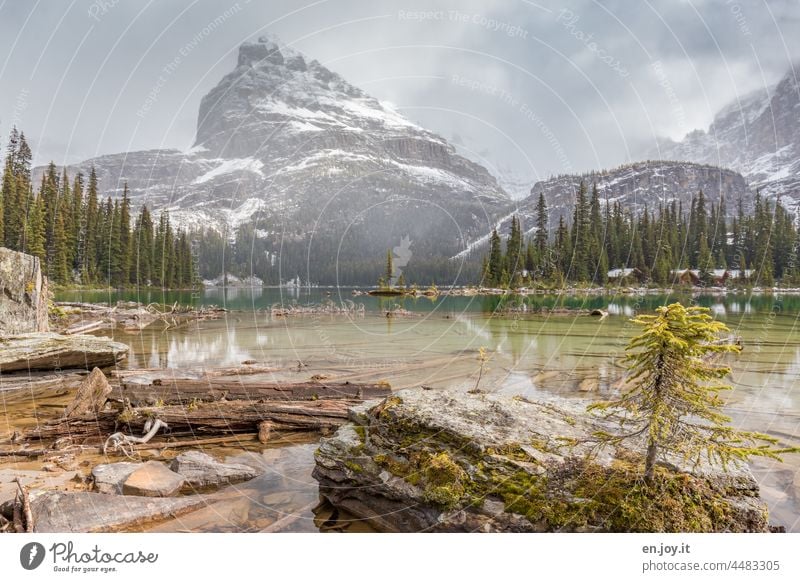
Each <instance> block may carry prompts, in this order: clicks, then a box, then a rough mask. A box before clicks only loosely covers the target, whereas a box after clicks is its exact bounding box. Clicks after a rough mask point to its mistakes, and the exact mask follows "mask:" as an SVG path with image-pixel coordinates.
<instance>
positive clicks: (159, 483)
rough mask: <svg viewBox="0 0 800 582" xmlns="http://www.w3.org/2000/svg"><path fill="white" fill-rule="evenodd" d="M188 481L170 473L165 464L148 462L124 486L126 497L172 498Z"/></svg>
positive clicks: (123, 490)
mask: <svg viewBox="0 0 800 582" xmlns="http://www.w3.org/2000/svg"><path fill="white" fill-rule="evenodd" d="M185 482H186V480H185V479H184V478H183V477H182V476H181V475H178V474H177V473H175V472H173V471H170V470H169V468H167V466H166V465H165V464H163V463H159V462H158V461H148V462H146V463H143V464H142V465H141V466H140V467H138V468H137V469H136V470H134V471H133V472H132V473H131V474H130V475H128V478H127V479H125V482H124V483H123V484H122V493H124V494H125V495H142V496H144V497H171V496H173V495H175V494H177V493H178V491H180V489H181V487H183V485H184V483H185Z"/></svg>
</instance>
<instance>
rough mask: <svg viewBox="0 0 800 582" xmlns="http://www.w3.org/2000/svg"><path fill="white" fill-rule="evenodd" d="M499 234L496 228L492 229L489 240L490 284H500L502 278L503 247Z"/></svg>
mask: <svg viewBox="0 0 800 582" xmlns="http://www.w3.org/2000/svg"><path fill="white" fill-rule="evenodd" d="M501 244H502V243H501V241H500V235H499V234H497V229H496V228H495V229H494V230H493V231H492V237H491V239H490V242H489V280H488V281H487V284H488V285H490V286H496V285H500V284H501V282H502V279H503V271H504V269H503V249H502V248H501Z"/></svg>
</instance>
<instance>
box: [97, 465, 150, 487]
mask: <svg viewBox="0 0 800 582" xmlns="http://www.w3.org/2000/svg"><path fill="white" fill-rule="evenodd" d="M141 466H142V464H141V463H125V462H123V463H106V464H103V465H97V466H96V467H94V468H93V469H92V479H93V480H94V488H95V490H96V491H97V492H99V493H108V494H121V493H122V484H123V483H125V480H126V479H127V478H128V477H130V474H131V473H133V472H134V471H135V470H136V469H138V468H139V467H141Z"/></svg>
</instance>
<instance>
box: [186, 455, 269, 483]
mask: <svg viewBox="0 0 800 582" xmlns="http://www.w3.org/2000/svg"><path fill="white" fill-rule="evenodd" d="M170 468H171V469H172V470H173V471H175V472H176V473H179V474H180V475H181V476H183V477H184V478H185V479H186V483H187V484H188V485H190V486H191V487H193V488H197V489H203V488H206V487H216V486H219V485H227V484H229V483H238V482H240V481H247V480H248V479H253V478H254V477H257V476H258V472H257V471H256V470H255V469H253V468H252V467H248V466H247V465H240V464H236V463H221V462H220V461H217V460H216V459H215V458H214V457H212V456H211V455H208V454H206V453H204V452H202V451H187V452H185V453H182V454H180V455H178V456H177V457H176V458H175V459H174V460H173V461H172V464H171V465H170Z"/></svg>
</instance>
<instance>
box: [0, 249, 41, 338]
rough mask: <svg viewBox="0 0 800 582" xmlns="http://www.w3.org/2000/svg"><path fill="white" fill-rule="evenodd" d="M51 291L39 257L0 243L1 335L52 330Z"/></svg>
mask: <svg viewBox="0 0 800 582" xmlns="http://www.w3.org/2000/svg"><path fill="white" fill-rule="evenodd" d="M48 295H49V292H48V289H47V278H46V277H44V276H43V275H42V270H41V266H40V264H39V259H38V258H36V257H34V256H31V255H26V254H24V253H19V252H17V251H12V250H10V249H7V248H2V247H0V335H16V334H19V333H27V332H37V331H49V324H48V319H47V317H48V313H47V300H48Z"/></svg>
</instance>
